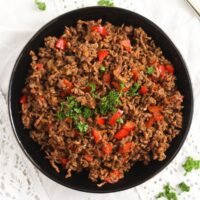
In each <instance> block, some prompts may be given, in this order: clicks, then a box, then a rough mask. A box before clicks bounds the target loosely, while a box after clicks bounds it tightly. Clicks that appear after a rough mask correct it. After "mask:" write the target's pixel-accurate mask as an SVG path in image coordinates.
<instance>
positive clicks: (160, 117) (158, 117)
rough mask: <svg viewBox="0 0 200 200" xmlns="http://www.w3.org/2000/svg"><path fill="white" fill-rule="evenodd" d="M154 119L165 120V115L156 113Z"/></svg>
mask: <svg viewBox="0 0 200 200" xmlns="http://www.w3.org/2000/svg"><path fill="white" fill-rule="evenodd" d="M153 115H154V119H155V121H161V120H163V119H164V117H163V115H161V114H160V113H159V112H158V113H154V114H153Z"/></svg>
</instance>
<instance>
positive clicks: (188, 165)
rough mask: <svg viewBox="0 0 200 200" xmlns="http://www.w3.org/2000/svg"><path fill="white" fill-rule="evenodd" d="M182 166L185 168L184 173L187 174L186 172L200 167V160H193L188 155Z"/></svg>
mask: <svg viewBox="0 0 200 200" xmlns="http://www.w3.org/2000/svg"><path fill="white" fill-rule="evenodd" d="M182 167H183V168H184V169H185V174H184V175H187V173H189V172H191V171H192V170H193V169H200V160H194V159H193V158H192V157H190V156H189V157H188V158H187V160H186V161H185V163H184V164H183V165H182Z"/></svg>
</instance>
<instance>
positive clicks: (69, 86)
mask: <svg viewBox="0 0 200 200" xmlns="http://www.w3.org/2000/svg"><path fill="white" fill-rule="evenodd" d="M63 84H64V85H65V86H66V87H67V88H72V87H73V84H72V83H71V82H70V81H68V80H67V79H63Z"/></svg>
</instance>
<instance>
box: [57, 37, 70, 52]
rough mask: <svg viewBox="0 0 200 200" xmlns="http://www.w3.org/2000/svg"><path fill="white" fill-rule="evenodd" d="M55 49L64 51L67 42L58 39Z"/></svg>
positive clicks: (63, 39)
mask: <svg viewBox="0 0 200 200" xmlns="http://www.w3.org/2000/svg"><path fill="white" fill-rule="evenodd" d="M56 48H57V49H61V50H65V49H66V48H67V40H66V39H65V38H60V39H58V40H57V42H56Z"/></svg>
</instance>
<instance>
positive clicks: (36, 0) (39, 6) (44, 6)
mask: <svg viewBox="0 0 200 200" xmlns="http://www.w3.org/2000/svg"><path fill="white" fill-rule="evenodd" d="M35 4H36V5H37V7H38V9H39V10H46V4H45V3H44V2H41V1H39V0H35Z"/></svg>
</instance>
